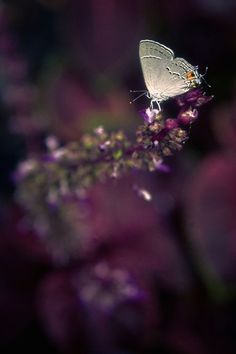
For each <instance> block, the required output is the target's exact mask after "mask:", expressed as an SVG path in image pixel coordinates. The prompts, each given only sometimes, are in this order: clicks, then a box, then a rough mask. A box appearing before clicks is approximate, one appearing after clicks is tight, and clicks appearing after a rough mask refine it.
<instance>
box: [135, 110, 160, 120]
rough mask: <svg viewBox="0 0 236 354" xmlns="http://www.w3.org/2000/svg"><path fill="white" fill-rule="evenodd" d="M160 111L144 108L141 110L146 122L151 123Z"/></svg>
mask: <svg viewBox="0 0 236 354" xmlns="http://www.w3.org/2000/svg"><path fill="white" fill-rule="evenodd" d="M158 113H159V111H158V109H150V108H147V109H143V110H141V111H140V114H141V116H142V117H143V120H144V122H145V123H148V124H151V123H152V122H153V121H154V119H155V118H156V116H157V114H158Z"/></svg>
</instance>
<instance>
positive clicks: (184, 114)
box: [177, 107, 198, 125]
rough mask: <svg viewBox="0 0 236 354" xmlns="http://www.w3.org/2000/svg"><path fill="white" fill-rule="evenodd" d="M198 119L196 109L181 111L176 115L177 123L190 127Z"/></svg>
mask: <svg viewBox="0 0 236 354" xmlns="http://www.w3.org/2000/svg"><path fill="white" fill-rule="evenodd" d="M197 118H198V110H197V109H196V108H193V109H192V108H191V107H190V108H189V109H182V110H181V111H180V113H179V114H178V117H177V121H178V122H179V123H180V124H181V125H190V124H192V123H193V122H194V121H195V120H196V119H197Z"/></svg>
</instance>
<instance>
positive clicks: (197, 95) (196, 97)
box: [177, 88, 213, 107]
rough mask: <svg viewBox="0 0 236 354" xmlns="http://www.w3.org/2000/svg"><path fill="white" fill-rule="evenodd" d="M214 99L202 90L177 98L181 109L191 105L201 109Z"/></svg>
mask: <svg viewBox="0 0 236 354" xmlns="http://www.w3.org/2000/svg"><path fill="white" fill-rule="evenodd" d="M212 98H213V96H206V94H205V93H204V92H202V90H201V88H196V89H193V90H191V91H188V92H187V93H185V94H184V95H181V96H179V97H178V98H177V103H178V105H179V106H180V107H183V106H189V105H191V106H192V107H200V106H202V105H203V104H205V103H207V102H208V101H210V100H211V99H212Z"/></svg>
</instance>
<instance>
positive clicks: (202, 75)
mask: <svg viewBox="0 0 236 354" xmlns="http://www.w3.org/2000/svg"><path fill="white" fill-rule="evenodd" d="M207 71H208V66H206V69H205V72H204V74H201V78H202V80H203V81H204V82H205V84H206V85H207V86H208V87H211V85H210V84H208V82H207V81H206V79H205V78H204V76H205V75H206V73H207Z"/></svg>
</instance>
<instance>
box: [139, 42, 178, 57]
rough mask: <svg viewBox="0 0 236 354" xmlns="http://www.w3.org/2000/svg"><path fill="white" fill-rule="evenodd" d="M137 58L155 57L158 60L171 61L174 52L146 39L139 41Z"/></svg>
mask: <svg viewBox="0 0 236 354" xmlns="http://www.w3.org/2000/svg"><path fill="white" fill-rule="evenodd" d="M139 57H140V59H141V58H142V57H156V58H159V59H173V58H174V52H173V51H172V50H171V49H170V48H167V47H166V46H165V45H163V44H160V43H158V42H154V41H151V40H148V39H145V40H142V41H140V44H139Z"/></svg>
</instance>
